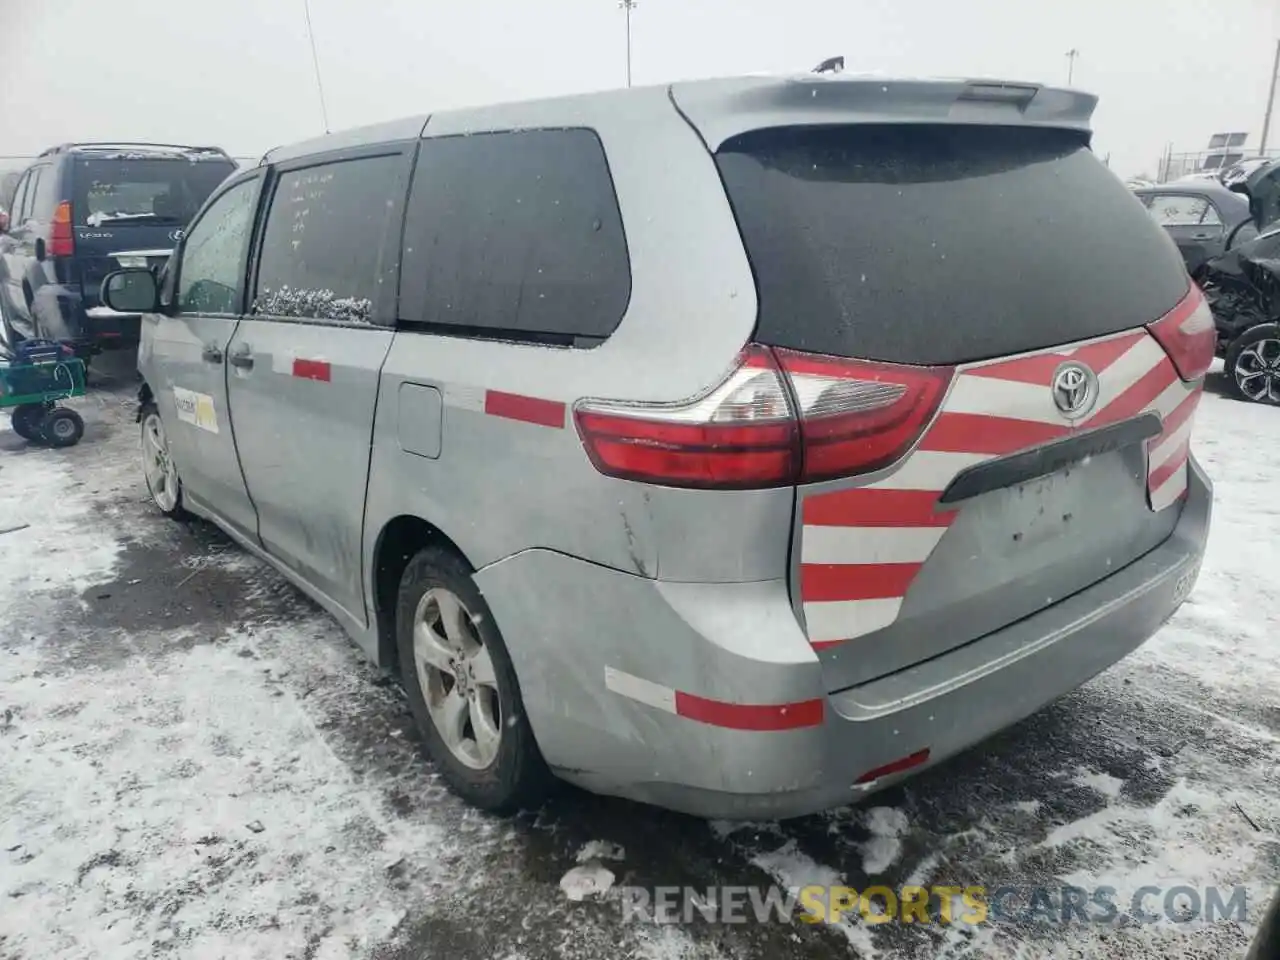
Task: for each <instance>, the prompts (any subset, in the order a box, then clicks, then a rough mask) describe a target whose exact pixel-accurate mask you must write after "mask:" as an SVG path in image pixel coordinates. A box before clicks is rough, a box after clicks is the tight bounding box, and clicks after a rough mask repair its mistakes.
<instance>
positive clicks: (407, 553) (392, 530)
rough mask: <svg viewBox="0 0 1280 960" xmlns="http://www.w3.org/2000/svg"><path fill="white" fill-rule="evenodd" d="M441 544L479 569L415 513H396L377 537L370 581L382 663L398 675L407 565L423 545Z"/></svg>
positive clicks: (451, 541) (449, 540) (472, 567)
mask: <svg viewBox="0 0 1280 960" xmlns="http://www.w3.org/2000/svg"><path fill="white" fill-rule="evenodd" d="M429 546H440V547H444V548H445V549H447V550H449V551H450V552H452V553H454V554H455V555H457V556H458V557H459V558H460V559H461V560H462V561H463V562H464V563H466V564H467V566H468V567H469V568H471V569H473V570H474V569H475V568H474V566H473V565H472V564H471V562H470V561H469V560H468V559H467V555H466V554H465V553H463V551H462V549H461V548H460V547H459V546H458V544H457V543H456V542H455V541H454V540H453V539H452V538H451V537H450V536H449V535H448V534H446V533H445V532H444V531H443V530H441V529H440V528H439V527H438V526H436V525H435V524H433V523H430V522H429V521H427V520H423V519H422V518H421V517H419V516H416V515H414V514H408V513H404V514H400V515H399V516H396V517H392V518H391V519H390V520H388V521H387V522H386V523H385V524H383V527H382V529H381V530H380V531H379V532H378V537H377V540H375V541H374V549H373V563H372V569H371V571H370V582H371V583H372V585H373V610H374V623H375V624H376V626H377V632H378V663H379V664H381V665H382V666H383V667H384V668H386V669H387V670H388V671H389V672H391V673H392V674H393V675H395V676H399V675H400V654H399V649H398V647H397V645H396V617H395V615H396V599H397V596H398V594H399V592H400V579H401V577H403V576H404V571H405V567H407V566H408V565H409V561H410V560H412V559H413V557H414V555H415V554H417V553H418V551H420V550H421V549H422V548H424V547H429Z"/></svg>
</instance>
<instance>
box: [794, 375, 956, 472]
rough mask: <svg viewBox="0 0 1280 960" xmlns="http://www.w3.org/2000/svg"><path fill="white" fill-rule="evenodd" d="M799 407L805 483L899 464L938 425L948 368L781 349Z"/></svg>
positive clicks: (945, 389)
mask: <svg viewBox="0 0 1280 960" xmlns="http://www.w3.org/2000/svg"><path fill="white" fill-rule="evenodd" d="M775 353H776V355H777V357H778V362H779V364H780V365H781V367H782V369H783V371H784V372H785V373H786V374H787V377H788V378H789V379H790V381H791V389H792V391H793V393H794V395H795V398H796V401H797V403H798V404H799V407H800V434H801V440H802V446H803V450H804V460H803V470H802V473H801V476H800V479H801V480H802V481H806V482H813V481H816V480H828V479H831V478H833V477H848V476H853V475H855V474H859V473H870V472H871V471H873V470H879V469H881V468H882V467H887V466H889V465H890V464H892V463H896V462H897V461H898V460H899V459H900V458H901V457H902V455H903V454H905V453H906V452H907V451H908V450H909V449H910V448H911V445H912V444H913V443H915V441H916V438H917V437H919V436H920V433H921V431H923V430H924V428H925V426H926V425H927V424H928V423H929V421H930V420H932V419H933V415H934V413H936V412H937V409H938V404H939V403H941V402H942V396H943V394H944V393H946V391H947V385H948V384H949V383H950V382H951V374H952V368H950V367H909V366H903V365H901V364H895V363H875V362H872V361H868V360H844V359H841V358H839V357H822V356H813V355H811V354H805V353H796V352H794V351H791V350H777V351H775Z"/></svg>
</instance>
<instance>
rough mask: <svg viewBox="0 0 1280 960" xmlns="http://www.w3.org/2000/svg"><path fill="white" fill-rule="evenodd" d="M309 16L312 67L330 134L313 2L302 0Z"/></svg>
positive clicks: (323, 115) (308, 35)
mask: <svg viewBox="0 0 1280 960" xmlns="http://www.w3.org/2000/svg"><path fill="white" fill-rule="evenodd" d="M302 9H303V11H304V12H305V13H306V15H307V42H308V43H310V44H311V65H312V66H313V67H315V69H316V90H317V91H319V93H320V118H321V119H322V120H324V132H325V133H328V132H329V107H328V105H327V104H326V103H325V102H324V83H323V81H321V79H320V57H319V55H317V53H316V35H315V33H314V32H313V31H312V29H311V0H302Z"/></svg>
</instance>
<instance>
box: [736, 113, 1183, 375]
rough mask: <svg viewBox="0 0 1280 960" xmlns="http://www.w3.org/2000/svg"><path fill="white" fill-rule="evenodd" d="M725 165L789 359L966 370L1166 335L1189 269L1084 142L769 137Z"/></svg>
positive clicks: (888, 135) (912, 135)
mask: <svg viewBox="0 0 1280 960" xmlns="http://www.w3.org/2000/svg"><path fill="white" fill-rule="evenodd" d="M716 161H717V164H718V165H719V168H720V173H721V176H722V178H723V180H724V184H725V187H726V189H727V191H728V194H729V198H730V201H731V202H732V205H733V209H734V212H735V214H736V216H737V219H738V225H739V228H740V230H741V232H742V236H743V240H744V242H745V244H746V248H747V252H748V255H749V256H750V259H751V264H752V268H753V270H754V271H755V276H756V284H757V287H758V293H759V298H760V317H759V327H758V330H757V336H758V338H759V339H760V340H761V341H762V342H765V343H769V344H773V345H775V346H784V347H791V348H794V349H797V350H807V351H811V352H815V353H828V354H836V355H841V356H858V357H863V358H867V359H874V360H885V361H891V362H899V363H924V364H932V363H961V362H966V361H972V360H979V359H986V358H989V357H995V356H1002V355H1006V354H1011V353H1018V352H1021V351H1025V350H1034V349H1039V348H1042V347H1048V346H1054V345H1057V344H1061V343H1065V342H1068V341H1072V340H1079V339H1084V338H1087V337H1094V336H1100V335H1103V334H1107V333H1113V332H1116V331H1119V330H1124V329H1127V328H1130V327H1135V326H1139V325H1141V324H1144V323H1149V322H1150V321H1152V320H1155V319H1156V318H1158V317H1159V316H1161V315H1162V314H1163V313H1164V312H1166V311H1167V310H1169V309H1170V308H1171V307H1173V306H1174V304H1176V303H1177V301H1178V300H1179V298H1180V297H1181V296H1182V295H1183V294H1184V293H1185V292H1186V289H1187V278H1186V274H1185V271H1184V268H1183V264H1182V259H1181V257H1180V256H1179V255H1178V252H1177V249H1176V248H1175V247H1174V246H1173V244H1172V242H1171V241H1170V240H1169V239H1168V238H1167V237H1166V236H1165V235H1164V232H1163V231H1162V230H1161V229H1160V228H1159V227H1157V226H1156V225H1155V224H1154V223H1152V221H1151V218H1150V216H1149V215H1148V214H1147V212H1146V211H1145V210H1144V209H1143V207H1142V204H1141V203H1139V202H1138V201H1137V200H1136V199H1135V198H1134V197H1133V196H1132V194H1131V193H1130V192H1129V190H1128V189H1127V188H1126V187H1125V186H1124V184H1122V183H1121V182H1120V180H1119V179H1118V178H1116V177H1115V176H1114V175H1113V174H1112V173H1111V172H1110V171H1109V170H1107V169H1106V168H1105V167H1104V166H1103V165H1102V164H1101V163H1100V162H1099V161H1098V159H1097V158H1096V157H1095V156H1094V155H1093V154H1092V152H1091V151H1090V150H1089V149H1088V147H1087V146H1086V145H1085V144H1084V143H1083V142H1082V141H1081V138H1080V137H1079V135H1078V134H1072V133H1070V132H1068V131H1058V130H1037V129H1022V128H1012V127H1009V128H1005V127H977V126H974V127H960V126H926V125H919V126H908V125H897V126H876V125H859V126H842V127H831V128H804V129H800V128H788V129H781V130H766V131H756V132H753V133H750V134H746V135H743V136H741V137H738V138H736V139H734V140H731V141H729V142H728V143H727V144H725V146H724V147H722V148H721V150H720V151H719V153H718V155H717V158H716Z"/></svg>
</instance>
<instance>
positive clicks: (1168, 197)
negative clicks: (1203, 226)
mask: <svg viewBox="0 0 1280 960" xmlns="http://www.w3.org/2000/svg"><path fill="white" fill-rule="evenodd" d="M1207 206H1209V201H1208V200H1205V199H1204V198H1203V197H1189V196H1178V195H1174V194H1162V195H1158V196H1155V197H1153V198H1152V200H1151V206H1150V207H1149V208H1148V209H1150V211H1151V216H1152V217H1154V218H1155V221H1156V223H1158V224H1160V226H1162V227H1188V226H1196V225H1198V224H1199V223H1200V218H1201V217H1203V216H1204V213H1205V208H1206V207H1207Z"/></svg>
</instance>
